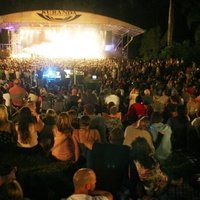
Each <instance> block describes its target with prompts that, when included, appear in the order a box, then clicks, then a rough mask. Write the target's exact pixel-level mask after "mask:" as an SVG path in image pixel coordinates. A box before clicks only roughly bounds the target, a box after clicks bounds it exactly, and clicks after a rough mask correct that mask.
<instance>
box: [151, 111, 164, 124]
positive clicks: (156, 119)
mask: <svg viewBox="0 0 200 200" xmlns="http://www.w3.org/2000/svg"><path fill="white" fill-rule="evenodd" d="M150 121H151V124H153V123H160V122H162V121H163V117H162V114H161V113H160V112H153V113H152V114H151V120H150Z"/></svg>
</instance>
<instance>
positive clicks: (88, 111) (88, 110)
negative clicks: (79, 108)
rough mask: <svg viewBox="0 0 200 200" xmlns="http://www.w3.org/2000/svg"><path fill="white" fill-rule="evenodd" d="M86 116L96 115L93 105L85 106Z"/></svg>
mask: <svg viewBox="0 0 200 200" xmlns="http://www.w3.org/2000/svg"><path fill="white" fill-rule="evenodd" d="M84 114H85V115H93V114H95V107H94V105H93V104H85V105H84Z"/></svg>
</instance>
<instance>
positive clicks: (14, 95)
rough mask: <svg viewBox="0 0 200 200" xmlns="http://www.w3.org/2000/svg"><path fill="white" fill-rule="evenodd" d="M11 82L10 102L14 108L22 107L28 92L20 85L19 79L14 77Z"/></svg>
mask: <svg viewBox="0 0 200 200" xmlns="http://www.w3.org/2000/svg"><path fill="white" fill-rule="evenodd" d="M13 84H14V85H13V87H11V88H10V89H9V93H10V98H11V104H12V106H14V107H16V108H22V107H23V106H24V104H25V100H26V98H27V96H28V93H27V91H26V90H25V89H24V88H23V87H21V81H20V80H19V79H15V80H14V81H13Z"/></svg>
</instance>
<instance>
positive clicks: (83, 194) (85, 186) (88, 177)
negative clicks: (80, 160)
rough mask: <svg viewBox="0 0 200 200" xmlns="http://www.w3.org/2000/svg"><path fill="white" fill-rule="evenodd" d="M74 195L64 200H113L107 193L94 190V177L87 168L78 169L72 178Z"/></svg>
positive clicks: (92, 172) (91, 171)
mask: <svg viewBox="0 0 200 200" xmlns="http://www.w3.org/2000/svg"><path fill="white" fill-rule="evenodd" d="M73 184H74V194H72V195H71V196H69V197H68V198H66V199H65V200H80V199H82V200H87V199H88V200H113V196H112V194H111V193H110V192H108V191H103V190H95V187H96V175H95V172H94V171H93V170H91V169H89V168H81V169H79V170H78V171H77V172H76V173H75V174H74V176H73ZM63 200H64V199H63Z"/></svg>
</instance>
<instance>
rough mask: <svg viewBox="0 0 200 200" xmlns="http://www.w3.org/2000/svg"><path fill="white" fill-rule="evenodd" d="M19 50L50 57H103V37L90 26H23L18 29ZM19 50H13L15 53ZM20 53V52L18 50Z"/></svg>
mask: <svg viewBox="0 0 200 200" xmlns="http://www.w3.org/2000/svg"><path fill="white" fill-rule="evenodd" d="M19 38H20V41H21V46H22V49H21V51H22V52H23V53H26V54H30V55H38V56H43V57H50V58H75V59H77V58H87V59H88V58H91V59H92V58H97V59H100V58H104V51H105V49H104V46H105V42H104V38H103V36H102V34H101V33H100V31H97V30H96V29H94V28H91V27H73V28H65V29H64V27H62V28H57V29H56V28H46V29H43V30H38V29H36V28H35V29H28V28H24V29H21V30H20V31H19ZM17 53H19V52H15V54H17ZM20 53H21V52H20Z"/></svg>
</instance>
